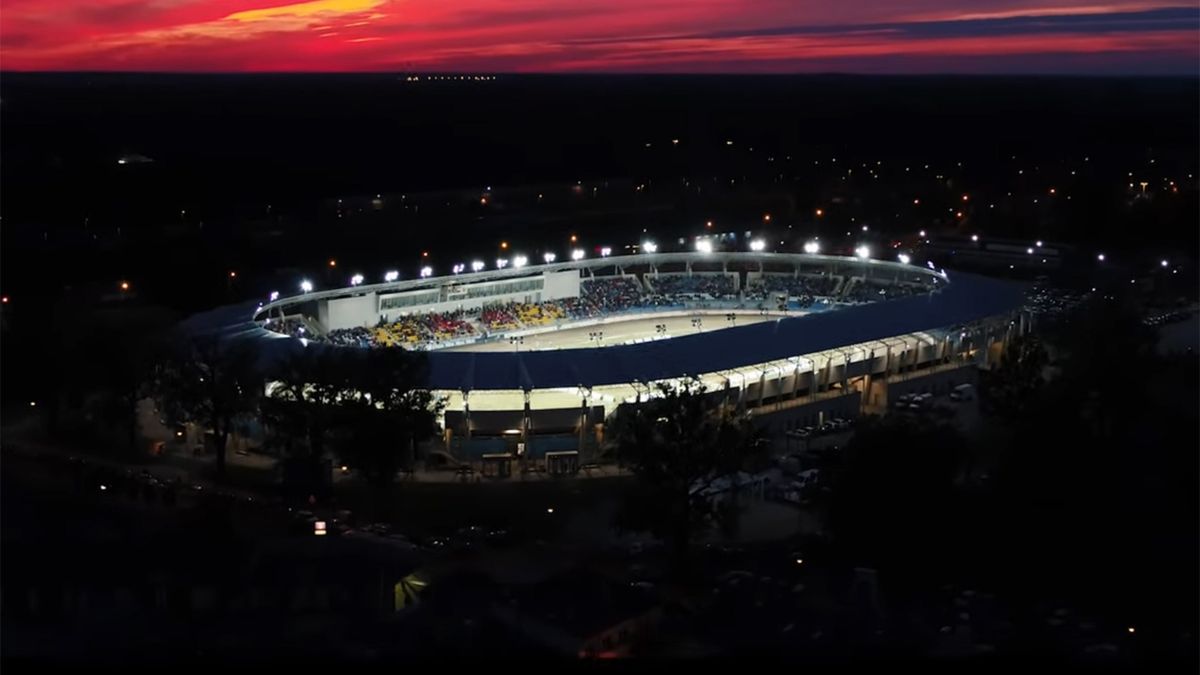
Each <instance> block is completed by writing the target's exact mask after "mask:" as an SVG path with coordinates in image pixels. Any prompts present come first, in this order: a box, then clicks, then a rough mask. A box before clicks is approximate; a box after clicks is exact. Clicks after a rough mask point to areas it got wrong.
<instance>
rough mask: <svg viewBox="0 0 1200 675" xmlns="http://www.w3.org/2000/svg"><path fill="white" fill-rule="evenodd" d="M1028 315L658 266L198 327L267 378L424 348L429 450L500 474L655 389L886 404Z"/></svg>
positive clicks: (291, 309) (254, 310)
mask: <svg viewBox="0 0 1200 675" xmlns="http://www.w3.org/2000/svg"><path fill="white" fill-rule="evenodd" d="M768 269H769V270H770V271H769V272H768V271H767V270H768ZM789 269H790V272H787V271H783V270H789ZM1023 302H1024V295H1023V289H1022V288H1020V287H1018V286H1014V285H1013V284H1010V283H1008V282H1003V281H998V280H993V279H987V278H984V277H978V276H974V275H966V274H954V275H952V276H951V275H946V274H945V273H943V272H940V271H935V270H933V269H927V268H923V267H919V266H916V265H907V264H901V263H895V262H884V261H864V260H861V259H852V258H842V257H837V256H824V255H801V254H772V253H732V252H720V253H665V254H642V255H631V256H619V257H609V258H603V259H595V260H579V261H571V262H569V263H556V264H548V265H538V266H529V267H525V268H521V269H511V268H508V269H501V270H492V271H486V272H479V273H474V274H460V275H455V276H451V277H442V278H430V279H416V280H409V281H396V282H389V283H384V284H375V285H363V286H357V287H348V288H343V289H333V290H327V291H317V292H311V293H306V294H301V295H296V296H292V297H287V298H281V299H278V300H275V301H272V302H269V303H260V304H258V305H257V306H255V305H253V304H251V305H249V306H235V307H228V308H221V309H218V310H214V311H212V312H209V313H206V314H204V315H199V316H197V317H193V319H191V320H189V321H188V322H187V328H188V329H189V330H191V331H194V332H208V333H218V334H221V335H223V336H225V337H227V338H228V339H230V340H254V341H255V342H256V344H257V345H258V348H259V350H260V353H261V358H262V361H263V364H264V367H265V368H266V369H267V370H268V371H270V370H271V369H272V368H274V367H277V364H281V363H283V362H284V361H285V360H286V359H287V358H288V356H289V355H290V354H292V353H294V352H295V351H296V350H299V349H309V350H314V349H318V350H319V349H340V348H365V347H389V346H390V347H396V346H399V347H404V348H410V349H419V350H423V351H425V353H426V354H427V358H428V366H429V367H428V386H429V388H430V389H431V390H433V391H434V393H435V395H436V396H437V397H439V398H440V399H441V400H442V401H443V403H444V404H445V406H444V411H445V412H444V415H443V419H442V424H443V436H442V439H441V440H440V441H439V448H437V451H438V452H440V453H443V454H445V455H446V456H449V457H453V458H458V459H459V460H466V459H472V460H478V461H483V460H482V459H480V458H481V457H482V456H483V455H484V454H487V455H488V456H489V457H491V459H489V460H488V461H500V460H496V459H495V458H496V457H497V456H500V457H503V456H505V455H509V456H512V457H522V456H524V457H530V456H534V455H535V454H536V455H538V456H542V455H543V453H546V454H545V455H544V456H545V457H550V456H551V455H552V456H553V457H555V458H560V459H561V453H563V452H568V450H566V449H564V448H567V447H570V446H574V447H576V448H577V449H578V451H579V452H581V453H594V452H598V451H599V449H600V448H601V447H602V445H603V442H604V440H603V439H604V432H603V428H604V425H605V423H606V421H607V420H608V419H609V417H610V416H612V415H613V414H616V413H617V411H618V410H619V409H620V408H621V407H622V406H624V405H627V404H630V403H632V402H636V401H638V400H640V399H644V398H645V397H647V396H652V395H654V389H653V384H654V383H657V382H679V381H682V380H694V381H699V382H700V383H702V384H703V385H704V386H705V387H707V389H708V390H709V391H710V392H712V395H714V396H720V397H722V399H723V400H726V401H727V402H729V403H730V404H733V405H737V406H739V407H741V408H744V409H745V410H747V411H748V412H751V413H752V414H754V415H755V418H756V419H757V420H761V423H762V424H767V425H773V424H777V422H774V421H772V420H783V421H781V422H778V424H784V423H786V424H788V425H794V424H799V423H801V422H803V423H807V424H811V423H813V422H814V421H820V420H822V419H828V418H829V417H830V416H839V417H853V416H854V415H857V414H858V413H859V412H861V411H870V410H879V409H884V408H886V407H887V397H888V387H889V384H897V386H899V384H898V383H901V382H902V383H903V386H904V387H908V388H909V390H911V388H912V387H915V386H917V385H914V384H913V382H914V381H926V380H925V379H920V378H934V379H935V380H936V379H937V378H943V379H944V380H946V381H947V382H949V383H953V382H954V378H961V379H959V380H958V381H960V382H961V381H969V380H968V379H967V378H968V376H967V375H965V374H964V373H967V372H968V371H970V370H972V369H974V368H977V367H980V366H984V367H986V366H987V365H988V364H990V363H992V362H993V361H994V360H995V359H996V358H998V357H999V355H1000V353H1001V351H1002V349H1003V346H1004V344H1005V343H1006V342H1007V340H1008V339H1009V338H1010V337H1011V335H1013V334H1014V333H1019V332H1021V331H1023V330H1025V328H1026V327H1027V325H1028V323H1027V318H1026V316H1025V315H1024V314H1023V313H1022V310H1021V307H1022V305H1023ZM301 329H303V330H301ZM297 337H299V338H301V339H295V338H297ZM914 378H918V379H917V380H914ZM928 381H933V380H928ZM937 381H939V382H941V381H943V380H937ZM937 386H942V385H937ZM545 461H547V462H549V461H550V460H549V459H546V460H545ZM555 461H556V462H557V461H559V460H558V459H556V460H555ZM567 464H568V465H569V464H570V463H569V462H567ZM497 470H499V469H497Z"/></svg>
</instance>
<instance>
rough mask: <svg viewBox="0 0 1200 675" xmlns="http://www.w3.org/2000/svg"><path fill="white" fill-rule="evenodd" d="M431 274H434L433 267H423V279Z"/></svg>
mask: <svg viewBox="0 0 1200 675" xmlns="http://www.w3.org/2000/svg"><path fill="white" fill-rule="evenodd" d="M431 276H433V268H432V267H428V266H426V267H422V268H421V278H422V279H428V278H429V277H431Z"/></svg>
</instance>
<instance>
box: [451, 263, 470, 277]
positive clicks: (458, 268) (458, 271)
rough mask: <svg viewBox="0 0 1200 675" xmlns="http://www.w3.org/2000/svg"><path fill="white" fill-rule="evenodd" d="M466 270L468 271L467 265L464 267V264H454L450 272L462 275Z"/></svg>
mask: <svg viewBox="0 0 1200 675" xmlns="http://www.w3.org/2000/svg"><path fill="white" fill-rule="evenodd" d="M465 269H467V266H466V265H464V264H462V263H454V267H451V268H450V271H451V272H453V273H454V274H462V272H463V270H465Z"/></svg>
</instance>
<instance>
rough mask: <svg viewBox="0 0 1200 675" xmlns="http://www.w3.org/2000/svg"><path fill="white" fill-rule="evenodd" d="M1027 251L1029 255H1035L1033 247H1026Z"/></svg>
mask: <svg viewBox="0 0 1200 675" xmlns="http://www.w3.org/2000/svg"><path fill="white" fill-rule="evenodd" d="M1025 252H1026V253H1028V254H1029V255H1033V249H1032V248H1027V249H1025Z"/></svg>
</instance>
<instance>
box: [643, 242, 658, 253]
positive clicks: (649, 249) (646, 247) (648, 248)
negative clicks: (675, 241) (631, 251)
mask: <svg viewBox="0 0 1200 675" xmlns="http://www.w3.org/2000/svg"><path fill="white" fill-rule="evenodd" d="M642 251H643V252H645V253H658V244H656V243H654V242H652V241H643V242H642Z"/></svg>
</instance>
